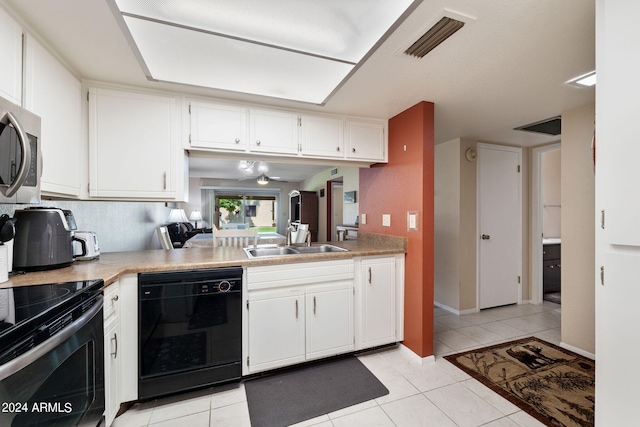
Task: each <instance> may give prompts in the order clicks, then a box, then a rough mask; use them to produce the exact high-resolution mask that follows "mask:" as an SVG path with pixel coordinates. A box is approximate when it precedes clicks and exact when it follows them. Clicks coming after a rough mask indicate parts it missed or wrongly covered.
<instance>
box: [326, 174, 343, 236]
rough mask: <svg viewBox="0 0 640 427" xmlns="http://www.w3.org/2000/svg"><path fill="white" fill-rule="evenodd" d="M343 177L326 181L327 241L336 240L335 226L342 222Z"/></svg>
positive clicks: (336, 231)
mask: <svg viewBox="0 0 640 427" xmlns="http://www.w3.org/2000/svg"><path fill="white" fill-rule="evenodd" d="M343 203H344V190H343V179H342V178H336V179H333V180H330V181H327V242H331V241H336V240H338V230H337V228H336V227H337V226H338V225H340V224H342V223H343V213H344V212H343V211H344V209H343V206H344V205H343Z"/></svg>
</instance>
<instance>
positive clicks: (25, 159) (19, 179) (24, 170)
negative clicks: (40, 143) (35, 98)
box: [0, 111, 31, 197]
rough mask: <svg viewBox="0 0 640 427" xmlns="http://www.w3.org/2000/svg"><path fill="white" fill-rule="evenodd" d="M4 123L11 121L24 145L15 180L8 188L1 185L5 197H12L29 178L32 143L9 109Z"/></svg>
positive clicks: (3, 120) (0, 188) (3, 119)
mask: <svg viewBox="0 0 640 427" xmlns="http://www.w3.org/2000/svg"><path fill="white" fill-rule="evenodd" d="M2 123H11V125H12V126H13V128H14V129H15V130H16V133H17V134H18V141H20V145H21V146H22V161H21V162H20V168H19V169H18V173H17V174H16V178H15V180H14V181H13V182H11V183H10V184H9V187H8V188H6V189H5V188H3V187H0V190H1V191H2V193H3V194H4V195H5V197H11V196H13V195H14V194H16V192H17V191H18V189H19V188H20V187H21V186H22V184H23V183H24V182H25V181H26V180H27V174H28V173H29V169H30V168H31V144H29V139H27V134H26V133H25V131H24V130H23V129H22V126H21V125H20V122H18V120H17V119H16V118H15V117H14V116H13V114H11V113H10V112H8V111H7V113H6V115H5V116H4V117H3V118H2Z"/></svg>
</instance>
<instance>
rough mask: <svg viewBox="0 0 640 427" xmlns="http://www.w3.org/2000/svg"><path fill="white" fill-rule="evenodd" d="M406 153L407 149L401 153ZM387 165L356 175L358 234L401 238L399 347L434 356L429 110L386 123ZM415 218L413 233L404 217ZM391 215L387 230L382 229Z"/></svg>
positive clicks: (423, 107)
mask: <svg viewBox="0 0 640 427" xmlns="http://www.w3.org/2000/svg"><path fill="white" fill-rule="evenodd" d="M405 147H406V149H405ZM388 160H389V162H388V163H386V164H378V165H374V166H373V167H371V168H369V169H365V168H363V169H360V186H359V187H360V189H359V190H360V206H359V208H360V215H363V214H366V215H367V223H366V224H362V221H360V230H362V231H364V232H368V233H377V234H386V235H392V236H402V237H406V238H407V240H408V250H407V255H406V258H405V301H404V303H405V308H404V316H405V317H404V345H406V346H407V347H409V348H410V349H411V350H412V351H413V352H415V353H416V354H418V355H419V356H421V357H427V356H430V355H433V233H434V232H433V204H434V190H433V162H434V105H433V103H431V102H425V101H423V102H420V103H419V104H416V105H414V106H413V107H411V108H409V109H408V110H406V111H404V112H402V113H400V114H398V115H397V116H395V117H393V118H391V119H389V159H388ZM413 211H415V212H418V215H419V216H418V231H408V230H407V212H413ZM382 214H390V215H391V227H383V226H382Z"/></svg>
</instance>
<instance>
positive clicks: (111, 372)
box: [102, 281, 121, 426]
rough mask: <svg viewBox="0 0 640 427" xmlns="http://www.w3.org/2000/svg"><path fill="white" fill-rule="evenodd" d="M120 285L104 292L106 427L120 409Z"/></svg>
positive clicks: (113, 284)
mask: <svg viewBox="0 0 640 427" xmlns="http://www.w3.org/2000/svg"><path fill="white" fill-rule="evenodd" d="M119 301H120V283H119V281H116V282H115V283H112V284H110V285H109V286H107V288H106V289H105V291H104V307H103V310H102V313H103V316H104V382H105V385H104V388H105V410H104V416H105V418H106V424H105V425H107V426H109V425H111V422H112V421H113V419H114V418H115V417H116V414H117V413H118V410H119V409H120V401H121V400H120V360H121V356H120V354H119V349H118V346H119V344H120V343H119V342H118V339H119V338H120V302H119Z"/></svg>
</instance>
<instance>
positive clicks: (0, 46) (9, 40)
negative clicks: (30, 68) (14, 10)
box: [0, 7, 22, 105]
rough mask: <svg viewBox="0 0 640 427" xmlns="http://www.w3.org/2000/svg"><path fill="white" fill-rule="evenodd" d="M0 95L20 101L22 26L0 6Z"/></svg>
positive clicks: (13, 100) (12, 100) (15, 101)
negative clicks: (0, 56) (0, 54)
mask: <svg viewBox="0 0 640 427" xmlns="http://www.w3.org/2000/svg"><path fill="white" fill-rule="evenodd" d="M0 52H2V61H0V95H1V96H3V97H5V98H7V99H8V100H9V101H11V102H14V103H16V104H18V105H20V104H21V103H22V102H21V101H22V27H21V26H20V25H18V23H17V22H16V21H14V20H13V18H12V17H11V16H9V14H7V12H5V11H4V9H2V8H1V7H0Z"/></svg>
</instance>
